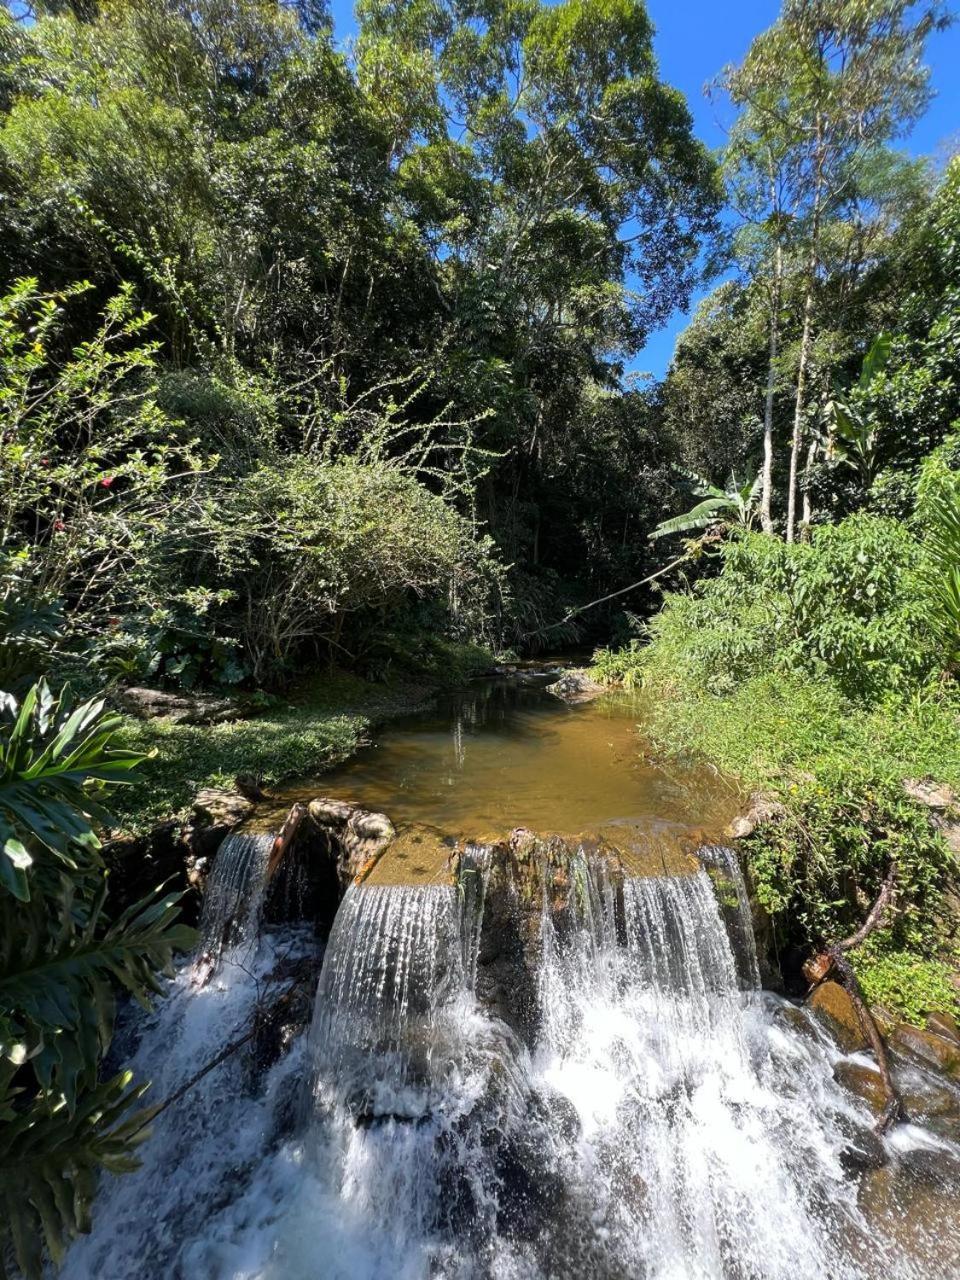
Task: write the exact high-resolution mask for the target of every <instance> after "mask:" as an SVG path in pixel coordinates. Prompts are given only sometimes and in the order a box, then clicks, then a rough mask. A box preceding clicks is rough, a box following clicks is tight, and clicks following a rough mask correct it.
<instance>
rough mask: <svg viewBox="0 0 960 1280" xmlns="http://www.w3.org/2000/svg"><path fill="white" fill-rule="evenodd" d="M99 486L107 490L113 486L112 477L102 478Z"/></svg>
mask: <svg viewBox="0 0 960 1280" xmlns="http://www.w3.org/2000/svg"><path fill="white" fill-rule="evenodd" d="M100 484H101V486H102V487H103V488H104V489H109V488H110V486H111V485H112V484H113V476H104V477H103V479H102V480H101V481H100Z"/></svg>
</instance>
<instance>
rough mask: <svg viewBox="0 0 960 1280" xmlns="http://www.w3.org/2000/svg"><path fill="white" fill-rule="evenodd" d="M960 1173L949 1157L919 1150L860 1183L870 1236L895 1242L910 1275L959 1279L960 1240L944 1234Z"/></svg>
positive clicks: (959, 1187) (867, 1175) (872, 1172)
mask: <svg viewBox="0 0 960 1280" xmlns="http://www.w3.org/2000/svg"><path fill="white" fill-rule="evenodd" d="M958 1173H960V1168H958V1164H957V1160H956V1156H955V1155H953V1154H951V1153H950V1152H947V1151H943V1150H925V1149H915V1150H912V1151H905V1152H902V1153H898V1154H897V1156H896V1158H895V1159H893V1160H891V1161H890V1162H889V1163H888V1164H887V1165H885V1166H884V1167H883V1168H882V1169H873V1170H869V1171H868V1172H866V1173H865V1174H864V1175H863V1178H862V1179H861V1182H860V1189H859V1195H858V1201H859V1207H860V1211H861V1213H862V1214H863V1216H864V1218H865V1219H866V1223H867V1226H868V1228H869V1231H870V1235H871V1236H872V1237H874V1238H879V1239H883V1238H886V1239H887V1240H888V1241H890V1243H891V1245H892V1246H893V1248H894V1249H895V1250H896V1253H897V1255H898V1256H899V1258H900V1259H901V1260H903V1261H904V1262H905V1263H906V1264H907V1271H908V1273H909V1274H915V1275H918V1276H919V1275H923V1276H929V1277H930V1278H931V1280H934V1277H936V1280H947V1277H948V1276H957V1275H960V1236H957V1234H956V1233H955V1232H953V1231H951V1230H949V1229H947V1230H944V1225H945V1224H946V1225H947V1226H948V1227H949V1224H951V1223H952V1222H953V1221H954V1218H955V1216H956V1205H957V1195H958V1193H960V1178H958ZM911 1261H912V1262H913V1265H912V1266H911V1265H910V1263H911ZM877 1274H881V1273H880V1272H877ZM883 1274H887V1272H883Z"/></svg>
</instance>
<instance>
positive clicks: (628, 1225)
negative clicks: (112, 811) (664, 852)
mask: <svg viewBox="0 0 960 1280" xmlns="http://www.w3.org/2000/svg"><path fill="white" fill-rule="evenodd" d="M545 683H546V681H545V680H542V679H541V680H537V679H536V678H533V677H523V678H518V679H514V680H499V681H491V682H489V683H484V684H482V685H478V686H477V687H475V689H474V690H473V691H472V692H471V694H470V696H465V697H458V698H456V699H451V700H450V701H449V702H448V703H446V704H444V705H443V706H441V707H438V708H437V709H435V710H433V711H430V712H428V713H424V714H422V715H420V716H417V717H411V718H409V719H407V720H405V721H398V722H395V723H394V724H392V725H391V726H390V727H389V729H388V730H387V731H385V732H384V734H383V735H382V738H381V740H380V745H378V746H376V747H371V748H369V749H367V750H365V751H364V752H363V753H361V754H360V755H359V756H357V757H356V758H355V759H354V760H353V761H351V762H349V763H348V764H347V765H345V766H344V767H343V768H341V769H339V770H337V771H336V772H335V773H331V774H329V775H327V776H325V777H324V778H322V779H320V780H319V781H318V782H317V783H315V784H313V786H312V787H311V788H310V789H309V790H307V789H302V788H296V789H292V790H291V792H290V793H289V794H285V796H284V797H283V804H282V805H281V806H279V807H278V811H277V812H278V813H279V812H280V811H281V810H282V809H283V808H285V807H287V806H289V804H290V803H291V802H292V800H293V799H295V798H297V797H298V796H303V797H306V796H308V795H309V796H314V795H317V794H318V793H322V794H324V795H328V796H333V797H336V798H338V799H344V800H350V801H352V802H354V803H357V804H361V805H363V806H365V807H368V808H370V809H374V810H382V811H383V812H385V813H387V814H388V815H389V816H390V817H391V818H392V820H393V821H394V823H396V825H397V826H398V828H400V829H401V831H402V829H403V827H404V825H405V824H425V825H426V826H429V827H432V828H435V829H437V830H438V831H439V832H442V833H443V834H444V835H445V836H447V837H450V838H453V837H456V838H457V839H460V840H469V841H470V842H471V843H470V844H469V846H467V852H466V853H465V854H464V856H463V857H462V858H461V860H460V864H459V871H458V873H457V878H456V880H455V881H454V882H451V880H450V877H449V875H447V876H446V877H442V876H439V875H437V874H433V873H431V874H429V875H425V876H422V877H419V878H418V877H414V878H412V879H411V880H410V882H409V883H405V882H403V881H402V880H401V881H398V882H397V883H389V884H384V883H374V882H372V881H371V882H367V883H362V884H352V885H351V886H350V887H349V888H348V889H347V890H346V893H345V896H344V897H343V899H342V901H341V903H340V905H339V909H338V911H337V913H336V918H335V920H334V922H333V926H332V930H331V932H330V934H329V938H327V939H318V938H317V936H316V934H315V932H314V930H312V929H311V928H310V926H309V925H308V924H303V923H301V924H296V923H289V922H287V923H282V924H273V925H268V924H267V922H266V921H267V916H265V915H264V914H263V913H262V911H261V907H262V895H263V886H262V876H261V873H260V872H259V871H258V868H259V867H261V866H262V865H263V863H264V860H265V859H264V856H263V855H264V852H265V850H266V848H267V847H268V845H267V844H266V843H263V842H262V841H261V842H260V843H258V838H257V837H255V836H244V835H238V836H232V837H229V838H228V840H227V842H226V843H225V844H224V845H223V846H222V847H221V850H220V852H219V853H218V854H217V858H216V860H215V864H214V870H213V873H212V877H211V883H210V886H209V888H208V893H207V899H206V907H205V913H206V914H205V920H204V928H205V930H206V931H207V933H208V935H209V936H213V935H214V934H216V935H217V936H220V935H224V922H225V920H226V918H227V915H229V916H230V917H231V919H232V920H233V921H234V924H235V927H234V928H233V931H232V932H231V933H230V934H229V945H228V946H227V947H226V949H225V951H224V953H223V955H222V957H221V961H220V965H219V968H218V969H217V971H216V973H215V975H214V976H213V978H212V979H211V980H210V981H209V982H207V983H206V984H205V985H201V984H199V983H198V982H197V979H196V974H195V971H194V970H193V967H192V965H191V964H189V963H187V964H184V965H183V967H182V968H181V969H180V971H179V972H178V974H177V976H176V977H175V978H174V979H173V981H172V983H171V986H170V993H169V996H168V998H167V999H166V1000H164V1001H160V1002H159V1003H158V1004H157V1005H156V1007H155V1008H154V1009H153V1010H152V1011H151V1012H149V1013H146V1014H144V1013H143V1012H142V1011H139V1010H127V1011H126V1013H125V1015H124V1018H123V1020H122V1026H121V1030H120V1034H119V1036H118V1042H117V1055H118V1056H119V1057H120V1058H122V1059H123V1060H126V1061H129V1062H130V1064H131V1065H132V1067H133V1068H134V1070H135V1071H136V1072H137V1073H138V1074H140V1075H142V1076H144V1077H147V1078H150V1079H152V1080H153V1081H154V1086H153V1090H152V1092H153V1093H154V1094H155V1095H156V1098H157V1099H159V1098H162V1097H165V1096H168V1095H170V1094H171V1093H173V1092H174V1090H176V1089H177V1088H179V1087H180V1086H181V1085H182V1084H183V1083H184V1082H185V1081H186V1080H188V1079H189V1078H190V1077H191V1076H192V1075H194V1074H195V1073H196V1072H197V1071H198V1069H199V1068H200V1067H202V1066H203V1065H204V1064H205V1063H206V1062H208V1061H209V1060H211V1059H212V1058H213V1057H214V1056H215V1055H216V1054H217V1053H218V1052H219V1051H220V1050H221V1049H222V1048H223V1046H224V1045H225V1044H228V1043H230V1041H231V1040H232V1039H233V1038H234V1037H235V1036H236V1035H237V1034H238V1031H241V1030H242V1029H243V1028H244V1027H245V1026H248V1025H249V1024H250V1019H251V1017H252V1015H253V1012H254V1010H255V1009H256V1008H257V1006H258V1002H259V1001H261V1000H262V997H263V993H264V990H265V989H269V987H270V984H271V982H273V981H274V980H275V978H276V975H277V974H278V973H282V974H289V973H293V972H296V971H298V966H302V965H304V964H308V965H309V964H313V965H314V966H315V968H316V969H317V970H318V971H319V977H318V979H316V980H314V982H313V984H312V987H311V991H312V992H313V993H314V994H313V995H312V1009H310V1010H308V1011H307V1013H306V1014H305V1016H304V1019H303V1027H302V1029H301V1030H299V1031H297V1032H296V1033H292V1034H291V1035H290V1036H289V1038H288V1039H287V1040H286V1041H284V1043H283V1044H282V1048H281V1049H280V1050H277V1051H275V1052H273V1053H272V1054H270V1055H267V1056H266V1057H263V1056H261V1057H260V1058H259V1059H258V1058H257V1055H256V1054H253V1053H251V1054H246V1055H245V1054H241V1053H237V1054H234V1055H232V1056H231V1057H230V1058H229V1059H228V1060H227V1061H225V1062H224V1063H223V1064H222V1065H221V1066H220V1067H218V1068H217V1069H216V1070H213V1071H211V1072H210V1073H209V1074H208V1075H206V1076H205V1077H203V1078H202V1079H201V1080H200V1081H198V1082H197V1083H196V1084H195V1085H194V1087H193V1088H191V1089H190V1090H189V1091H188V1092H187V1093H186V1094H185V1096H184V1097H183V1099H181V1101H180V1102H179V1103H177V1104H176V1105H175V1106H173V1107H171V1108H170V1109H169V1110H168V1111H167V1112H165V1113H164V1114H163V1115H161V1116H160V1117H159V1118H158V1120H157V1122H156V1125H155V1130H154V1133H153V1135H152V1137H151V1138H150V1139H149V1140H148V1141H147V1143H146V1144H145V1145H144V1147H143V1149H142V1156H143V1167H142V1168H141V1170H140V1171H139V1172H137V1173H134V1174H132V1175H129V1176H126V1177H124V1178H120V1179H115V1178H107V1179H105V1182H104V1186H103V1188H102V1190H101V1194H100V1196H99V1198H98V1201H97V1203H96V1205H95V1209H94V1224H93V1232H92V1234H91V1235H90V1236H89V1237H86V1238H83V1239H81V1240H79V1241H78V1242H77V1244H76V1245H75V1246H74V1247H73V1249H72V1250H71V1252H70V1254H69V1255H68V1258H67V1261H66V1263H65V1265H64V1268H63V1270H62V1274H63V1276H64V1277H65V1278H66V1280H94V1278H96V1280H160V1278H161V1277H162V1278H167V1277H169V1278H170V1280H188V1277H189V1278H190V1280H197V1278H203V1280H430V1278H433V1277H436V1278H438V1280H442V1278H449V1280H643V1278H644V1277H649V1278H650V1280H821V1278H829V1280H885V1278H887V1277H891V1278H892V1280H950V1278H952V1277H957V1276H960V1224H958V1206H960V1148H958V1147H957V1146H956V1145H955V1144H953V1143H952V1142H950V1141H949V1140H948V1139H947V1138H945V1137H943V1136H942V1135H940V1134H936V1133H933V1132H932V1131H930V1130H928V1129H925V1128H923V1127H921V1126H920V1125H916V1124H901V1125H898V1126H897V1127H896V1128H895V1129H894V1131H893V1132H892V1133H891V1134H890V1135H889V1136H888V1137H887V1138H885V1139H879V1138H877V1137H876V1136H875V1135H874V1134H873V1132H872V1127H871V1121H872V1117H871V1116H870V1115H869V1113H868V1112H867V1109H866V1107H865V1106H864V1104H863V1103H861V1102H860V1101H858V1100H857V1099H856V1098H855V1097H854V1096H853V1095H851V1094H848V1093H847V1092H846V1091H845V1090H844V1089H843V1088H841V1086H840V1085H839V1084H838V1083H836V1081H835V1079H834V1067H835V1065H836V1063H837V1062H838V1060H839V1059H840V1057H841V1054H840V1051H839V1049H838V1048H837V1047H836V1045H835V1044H834V1043H833V1042H832V1041H831V1040H830V1039H829V1038H828V1037H827V1036H826V1034H825V1033H824V1032H823V1030H822V1029H821V1028H820V1026H819V1025H818V1024H817V1022H816V1021H815V1019H814V1018H813V1017H812V1016H810V1015H809V1014H808V1013H807V1012H806V1011H805V1010H803V1009H801V1008H799V1007H797V1006H795V1005H794V1004H792V1003H789V1002H787V1001H785V1000H783V999H781V998H779V997H777V996H775V995H773V994H771V993H768V992H764V991H762V990H761V989H760V985H759V980H758V977H757V967H756V958H755V955H754V953H753V942H752V929H751V924H750V916H749V908H748V904H747V902H746V896H745V892H744V890H743V886H742V880H740V879H739V873H738V871H737V869H736V864H735V859H731V858H730V857H729V855H727V854H726V853H725V852H724V851H723V850H722V849H717V848H716V844H715V842H716V841H717V839H718V837H719V833H720V832H721V831H722V828H723V826H724V825H725V823H726V822H727V821H729V819H730V817H731V816H732V815H733V813H734V812H735V810H736V809H737V807H738V801H739V799H740V798H739V797H738V796H737V794H736V792H735V790H734V789H733V788H732V787H731V786H730V785H729V784H728V783H726V782H725V781H724V780H723V779H720V778H718V777H716V776H715V775H713V774H712V773H711V772H710V771H708V770H697V769H689V770H674V769H669V770H667V769H663V768H660V767H658V766H657V765H655V764H654V763H652V762H650V761H648V760H646V759H644V758H643V756H642V754H641V752H640V749H639V748H640V739H639V738H638V735H637V723H638V721H641V722H642V714H643V712H642V705H641V704H635V703H630V702H625V701H623V700H617V699H602V700H600V701H598V702H596V703H593V704H590V705H588V706H583V707H573V708H571V707H567V706H565V705H564V704H563V703H560V702H558V701H557V699H555V698H553V696H552V695H550V694H549V693H547V692H546V691H545V689H544V685H545ZM268 820H269V815H268ZM518 826H524V827H529V828H531V829H533V830H536V831H539V832H561V833H563V834H564V835H567V836H572V835H577V834H579V833H583V832H590V833H599V834H601V835H605V836H606V837H607V838H609V839H611V840H616V841H618V842H619V845H620V846H626V845H630V844H631V843H637V844H642V845H646V846H648V847H652V848H661V847H662V848H664V849H666V848H667V847H668V846H669V847H674V846H678V847H684V848H686V847H687V846H691V847H699V846H703V847H705V852H704V854H703V856H701V858H700V859H699V860H696V859H692V858H691V860H690V863H689V865H687V864H686V863H684V864H677V865H674V864H673V863H672V862H668V861H667V860H666V858H664V860H663V862H662V864H661V865H659V866H657V865H654V866H653V868H652V870H650V869H649V868H648V869H647V870H645V872H644V873H643V874H633V873H632V872H631V871H630V869H629V865H628V870H627V873H626V875H624V874H623V870H622V866H621V867H619V869H618V868H615V867H613V866H612V864H611V863H610V862H609V861H607V860H605V859H604V858H603V857H601V856H598V855H597V853H596V852H595V850H594V846H593V845H588V844H587V843H586V842H584V843H583V844H582V845H580V846H578V845H577V844H576V841H574V842H573V845H572V846H571V847H572V848H573V849H574V852H573V854H572V856H571V857H570V859H569V862H568V863H567V864H565V865H564V866H563V867H562V868H560V869H559V870H557V868H549V869H548V868H546V867H545V866H544V867H543V868H541V867H539V866H537V865H533V866H531V865H524V866H522V867H520V866H519V865H518V867H517V868H516V875H515V876H514V874H513V873H512V872H511V871H510V867H509V865H508V866H507V869H506V870H504V867H503V864H498V863H497V861H496V858H497V850H498V848H499V849H500V850H501V852H502V848H503V846H502V843H501V844H500V845H497V844H496V843H495V842H497V841H501V842H502V839H503V837H504V836H506V834H507V833H508V832H509V831H510V830H511V829H512V828H515V827H518ZM263 839H264V840H265V837H264V838H263ZM718 868H719V878H718ZM538 876H542V882H541V880H538V878H537V877H538ZM530 884H533V886H534V892H533V894H532V895H531V893H530V890H529V886H530ZM558 885H563V886H566V888H565V891H564V893H563V894H559V893H558ZM538 886H540V887H538ZM524 895H526V896H524ZM238 920H239V922H240V924H239V925H236V921H238ZM517 921H519V922H520V924H521V925H522V926H523V927H524V928H526V929H527V935H526V942H525V943H524V947H523V948H520V947H519V944H518V949H517V950H516V956H518V957H519V959H510V956H509V955H507V951H508V948H507V941H506V939H507V936H508V934H510V931H511V930H512V929H514V927H515V925H517ZM518 927H519V926H518ZM224 936H226V935H224ZM518 936H519V935H518ZM510 954H511V955H512V954H513V953H510ZM321 961H322V964H321ZM507 961H509V964H508V963H507ZM510 965H513V966H514V967H513V968H510ZM505 966H506V967H505ZM494 974H496V975H499V978H498V981H499V987H496V983H495V982H494V981H493V978H492V977H491V975H494ZM504 974H506V978H505V979H504V977H503V975H504ZM511 984H512V985H513V986H514V987H516V989H517V990H519V989H520V988H521V987H522V988H523V1017H522V1019H518V1018H514V1017H512V1016H511V1015H510V1013H509V1012H508V1011H509V1010H511V1009H513V1008H514V1007H519V1005H518V1002H517V1000H516V999H515V998H514V997H516V994H517V992H516V991H515V990H511V989H510V988H511ZM494 989H496V992H497V993H498V994H497V995H496V998H494V997H493V996H491V994H490V993H491V991H492V990H494ZM280 1038H281V1039H282V1038H283V1037H282V1036H281V1037H280Z"/></svg>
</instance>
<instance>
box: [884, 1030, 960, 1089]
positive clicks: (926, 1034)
mask: <svg viewBox="0 0 960 1280" xmlns="http://www.w3.org/2000/svg"><path fill="white" fill-rule="evenodd" d="M890 1045H891V1048H893V1049H896V1050H897V1051H898V1052H900V1053H902V1054H904V1055H905V1056H906V1057H908V1058H912V1059H913V1061H914V1062H919V1063H920V1064H921V1065H922V1066H925V1067H933V1069H934V1070H935V1071H942V1072H943V1073H944V1075H948V1076H955V1077H956V1078H957V1079H960V1044H958V1043H957V1042H956V1041H955V1040H950V1039H948V1038H947V1037H946V1036H939V1035H937V1034H936V1033H935V1032H933V1031H924V1030H923V1029H922V1028H920V1027H914V1026H911V1025H910V1024H909V1023H908V1022H898V1023H897V1025H896V1026H895V1027H894V1029H893V1031H892V1033H891V1035H890Z"/></svg>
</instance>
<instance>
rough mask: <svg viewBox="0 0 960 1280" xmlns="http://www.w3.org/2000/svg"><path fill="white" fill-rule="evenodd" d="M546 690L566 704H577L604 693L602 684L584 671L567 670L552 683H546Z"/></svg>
mask: <svg viewBox="0 0 960 1280" xmlns="http://www.w3.org/2000/svg"><path fill="white" fill-rule="evenodd" d="M547 692H548V693H552V694H553V695H554V697H557V698H560V699H562V700H563V701H564V702H566V703H567V705H568V706H578V705H579V704H580V703H583V702H592V701H593V700H594V698H599V697H600V695H601V694H602V693H605V692H606V690H605V689H604V687H603V685H602V684H600V683H598V681H596V680H592V679H591V678H590V676H588V675H587V673H586V671H581V670H576V671H568V672H566V674H565V675H562V676H561V677H560V679H559V680H556V681H555V682H554V683H553V684H548V685H547Z"/></svg>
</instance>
